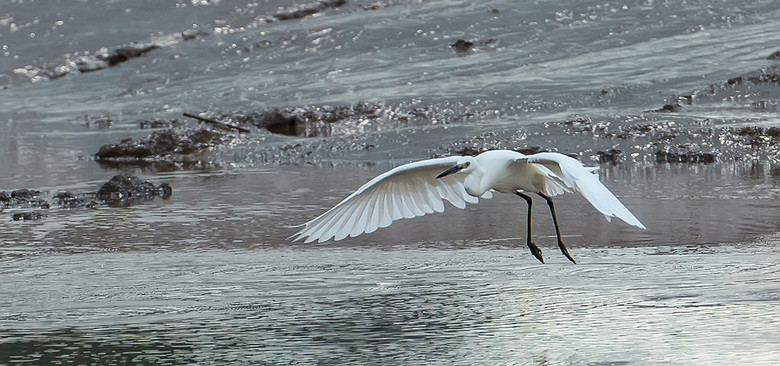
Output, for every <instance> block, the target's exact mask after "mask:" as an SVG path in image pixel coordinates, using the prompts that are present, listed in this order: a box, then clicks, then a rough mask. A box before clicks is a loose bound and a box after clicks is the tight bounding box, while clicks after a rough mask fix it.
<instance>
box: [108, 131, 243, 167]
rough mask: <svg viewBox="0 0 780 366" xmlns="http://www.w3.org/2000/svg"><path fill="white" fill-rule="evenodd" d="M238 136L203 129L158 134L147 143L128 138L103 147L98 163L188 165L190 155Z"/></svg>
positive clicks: (146, 140) (155, 133)
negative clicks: (174, 163) (165, 162)
mask: <svg viewBox="0 0 780 366" xmlns="http://www.w3.org/2000/svg"><path fill="white" fill-rule="evenodd" d="M235 138H237V136H236V135H234V134H232V133H229V132H225V131H218V130H213V129H208V128H203V127H197V128H189V129H188V128H178V129H167V130H163V131H155V132H153V133H152V134H151V135H149V136H148V137H147V138H146V139H132V138H127V139H124V140H122V141H120V142H119V143H116V144H108V145H103V146H102V147H100V150H98V152H97V153H95V160H96V161H98V162H100V163H106V164H111V163H114V164H118V165H121V164H122V163H128V164H133V163H151V162H159V161H169V162H177V161H185V160H187V157H188V155H192V154H195V153H198V152H202V151H206V150H208V149H211V148H214V147H216V146H220V145H223V144H225V143H228V142H231V141H233V140H234V139H235Z"/></svg>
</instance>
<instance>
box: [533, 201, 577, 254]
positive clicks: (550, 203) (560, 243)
mask: <svg viewBox="0 0 780 366" xmlns="http://www.w3.org/2000/svg"><path fill="white" fill-rule="evenodd" d="M537 194H538V195H539V196H541V197H542V198H544V200H545V201H547V206H549V207H550V213H551V214H552V218H553V225H555V235H556V236H558V248H561V253H563V255H565V256H566V258H569V260H570V261H571V262H572V263H574V264H577V262H575V261H574V258H572V257H571V254H569V249H567V248H566V244H563V240H561V230H560V229H559V228H558V217H556V215H555V205H553V201H552V198H550V196H548V195H546V194H543V193H537Z"/></svg>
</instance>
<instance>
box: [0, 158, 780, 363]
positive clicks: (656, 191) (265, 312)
mask: <svg viewBox="0 0 780 366" xmlns="http://www.w3.org/2000/svg"><path fill="white" fill-rule="evenodd" d="M605 168H606V169H605V171H604V172H602V179H603V180H604V181H605V183H606V184H607V185H609V186H610V187H612V189H613V190H614V191H615V192H616V193H618V194H619V195H620V196H621V198H622V199H623V201H624V202H625V203H626V204H627V205H628V206H629V207H630V208H632V209H633V210H634V212H635V213H636V215H637V216H638V217H639V218H640V219H641V220H642V221H643V222H644V223H645V224H646V225H647V226H648V228H649V229H648V230H646V231H641V230H635V229H634V228H631V227H628V226H627V225H625V224H622V223H619V222H614V223H611V224H608V223H607V222H606V221H605V220H604V219H603V217H601V216H600V215H598V214H597V213H596V212H595V211H594V210H593V209H591V208H590V207H588V204H587V203H586V202H585V201H584V200H583V199H581V198H579V197H561V199H559V200H557V201H558V204H557V207H558V210H559V213H560V221H561V224H562V226H563V230H564V237H565V240H566V241H567V242H568V245H569V247H570V249H571V251H572V255H573V256H574V257H575V258H576V259H577V260H578V263H579V264H577V265H573V264H571V263H569V262H568V261H567V260H566V259H565V258H564V257H563V256H562V255H561V254H560V253H559V252H558V251H557V248H556V247H555V245H554V236H553V232H552V229H551V223H550V222H549V221H550V220H549V218H548V217H547V212H546V211H545V210H544V209H543V208H544V207H539V208H538V209H537V210H536V211H535V215H536V217H537V220H536V222H535V235H536V242H537V243H538V244H540V245H541V246H542V248H543V250H544V251H545V255H546V259H547V264H544V265H542V264H539V263H538V262H537V261H536V260H535V259H534V258H533V257H532V256H531V254H530V253H529V252H528V250H527V248H526V247H525V245H524V241H523V239H522V238H523V237H524V235H525V234H524V227H523V225H522V223H523V222H524V211H525V209H524V207H522V205H520V203H519V202H518V200H517V199H516V198H515V197H512V196H501V195H496V196H495V198H494V199H492V200H488V201H484V202H482V203H480V204H479V205H472V206H470V207H469V208H468V209H466V210H457V209H455V208H453V207H448V208H447V210H446V212H445V213H444V214H438V215H430V216H426V217H423V218H418V219H415V220H402V221H401V222H399V223H396V224H394V225H393V226H391V227H389V228H386V229H382V230H379V231H378V232H376V233H374V234H370V235H364V236H361V237H358V238H353V239H349V240H345V241H343V242H339V243H337V244H334V243H325V244H300V243H294V244H291V243H289V241H287V240H286V237H287V236H288V235H290V234H291V233H292V232H294V228H290V227H286V226H285V225H288V224H298V223H300V222H303V221H304V220H306V219H307V218H310V217H313V216H314V215H316V214H318V213H320V212H322V211H323V210H324V209H326V208H327V207H328V206H329V205H331V204H333V203H334V202H337V201H338V200H339V199H340V198H341V197H342V196H343V195H345V194H347V193H348V192H349V191H350V190H351V189H352V187H345V186H344V183H343V182H344V181H348V182H352V181H360V180H365V179H368V178H369V177H371V176H373V175H374V174H376V173H377V172H380V171H382V170H383V169H385V167H383V166H374V167H370V168H358V169H354V168H353V169H349V168H345V167H338V168H320V169H314V170H312V169H302V168H295V169H288V170H287V171H286V172H284V173H280V172H279V171H276V170H266V169H261V170H240V171H237V172H221V173H200V174H192V173H175V174H172V175H169V176H165V177H163V178H164V180H165V181H168V182H170V184H172V185H173V186H175V187H179V189H177V190H176V191H175V193H174V196H173V197H172V198H171V199H169V200H167V201H164V200H159V199H158V200H156V201H154V202H151V203H149V204H147V205H141V206H131V207H127V208H121V209H116V208H100V209H92V210H88V209H80V210H77V212H67V213H60V214H57V215H53V217H48V218H46V219H45V220H44V221H42V222H35V223H27V222H14V221H3V222H0V228H1V229H2V231H3V232H4V242H5V244H4V246H3V248H2V249H1V251H0V255H2V257H0V258H3V260H2V263H3V269H2V271H0V283H3V286H2V292H3V296H2V299H3V300H1V301H0V309H2V311H1V312H0V323H2V329H3V332H2V336H3V342H2V345H0V350H2V351H0V364H3V363H16V362H19V363H22V362H24V361H27V362H33V363H39V364H43V363H58V362H61V363H84V362H87V363H89V362H92V363H99V364H116V363H156V364H159V363H178V364H181V363H212V362H214V363H227V362H238V363H249V362H260V363H270V364H279V363H289V362H292V363H306V364H308V363H326V364H329V363H334V364H342V363H349V362H354V363H411V364H423V363H424V364H428V363H458V364H494V363H505V362H508V363H516V364H529V365H536V364H540V365H541V364H571V365H579V364H690V363H691V362H693V363H697V364H706V363H743V362H745V361H747V360H749V361H750V363H753V364H772V363H774V361H776V360H777V359H778V357H780V353H778V351H777V347H776V345H777V342H776V340H777V336H778V334H777V326H778V321H780V316H779V315H780V314H778V312H777V305H778V301H780V298H778V295H777V294H778V293H780V292H779V291H780V280H778V278H780V277H778V273H780V265H779V263H780V250H779V249H778V248H780V247H779V246H778V244H780V238H778V237H777V234H776V231H777V224H776V223H777V222H780V210H777V206H776V205H775V204H774V203H775V202H777V201H776V200H777V198H778V195H780V190H779V189H778V186H777V182H776V181H775V180H773V179H776V178H775V177H772V176H763V175H761V174H758V175H753V176H751V175H750V174H745V175H743V176H740V177H738V178H737V177H735V173H737V172H740V170H739V169H736V172H735V171H732V170H729V169H727V168H726V167H720V168H717V167H715V166H706V167H684V168H680V167H670V166H667V167H656V166H654V167H648V168H642V169H639V168H637V169H635V170H632V169H629V170H626V169H624V168H620V167H615V168H612V169H609V168H608V167H605ZM731 169H735V167H731ZM335 173H337V174H335ZM742 173H744V172H742ZM313 181H316V182H317V184H316V186H317V189H312V188H311V187H312V186H313V185H314V184H313ZM638 182H642V184H637V183H638ZM768 183H769V184H768ZM702 187H706V188H707V189H702ZM204 191H208V192H210V194H209V195H207V196H206V195H203V194H202V192H204ZM540 206H541V205H540ZM583 213H585V214H584V215H583Z"/></svg>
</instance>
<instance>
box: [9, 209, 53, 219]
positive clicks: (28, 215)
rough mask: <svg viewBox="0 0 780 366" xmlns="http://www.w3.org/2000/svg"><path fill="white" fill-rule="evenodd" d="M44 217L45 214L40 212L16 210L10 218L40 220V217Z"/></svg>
mask: <svg viewBox="0 0 780 366" xmlns="http://www.w3.org/2000/svg"><path fill="white" fill-rule="evenodd" d="M44 217H46V215H45V214H43V213H41V212H35V211H31V212H16V213H14V214H13V215H11V218H12V219H13V220H14V221H19V220H24V221H30V220H40V219H42V218H44Z"/></svg>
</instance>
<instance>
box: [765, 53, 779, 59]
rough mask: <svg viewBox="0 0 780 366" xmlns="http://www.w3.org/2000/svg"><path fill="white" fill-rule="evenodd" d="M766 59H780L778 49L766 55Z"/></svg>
mask: <svg viewBox="0 0 780 366" xmlns="http://www.w3.org/2000/svg"><path fill="white" fill-rule="evenodd" d="M766 59H767V60H780V51H775V52H773V53H772V54H771V55H769V56H767V58H766Z"/></svg>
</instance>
